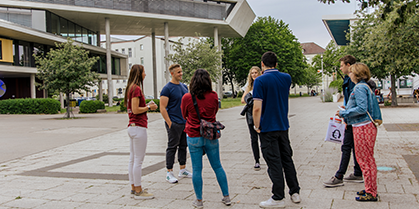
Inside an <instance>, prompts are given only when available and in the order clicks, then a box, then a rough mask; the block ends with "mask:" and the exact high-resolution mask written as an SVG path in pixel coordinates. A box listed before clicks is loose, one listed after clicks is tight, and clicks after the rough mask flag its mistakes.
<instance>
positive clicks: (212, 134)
mask: <svg viewBox="0 0 419 209" xmlns="http://www.w3.org/2000/svg"><path fill="white" fill-rule="evenodd" d="M191 96H192V100H193V105H194V106H195V110H196V114H197V115H198V119H199V121H200V124H199V133H200V134H201V136H202V137H204V138H206V139H210V140H215V139H219V138H220V137H221V130H223V129H224V128H225V126H224V125H223V124H221V123H220V122H219V121H215V122H213V123H211V122H208V121H206V120H204V119H201V116H200V114H199V108H198V103H197V102H196V98H195V95H193V94H191Z"/></svg>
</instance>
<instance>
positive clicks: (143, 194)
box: [134, 189, 154, 200]
mask: <svg viewBox="0 0 419 209" xmlns="http://www.w3.org/2000/svg"><path fill="white" fill-rule="evenodd" d="M153 198H154V195H153V194H151V193H148V191H147V189H143V191H141V192H140V193H137V192H135V193H134V199H136V200H147V199H153Z"/></svg>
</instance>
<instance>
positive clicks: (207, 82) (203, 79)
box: [189, 68, 212, 99]
mask: <svg viewBox="0 0 419 209" xmlns="http://www.w3.org/2000/svg"><path fill="white" fill-rule="evenodd" d="M189 89H190V91H189V92H190V93H191V94H192V95H196V97H198V99H205V96H204V93H205V92H207V91H212V85H211V77H210V74H209V73H208V71H206V70H205V69H201V68H200V69H197V70H196V71H195V73H194V75H193V76H192V78H191V83H190V84H189Z"/></svg>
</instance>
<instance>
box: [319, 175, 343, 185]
mask: <svg viewBox="0 0 419 209" xmlns="http://www.w3.org/2000/svg"><path fill="white" fill-rule="evenodd" d="M323 185H324V186H325V187H339V186H343V185H344V184H343V181H342V180H340V179H338V178H336V177H335V176H333V177H332V178H330V179H329V181H325V182H323Z"/></svg>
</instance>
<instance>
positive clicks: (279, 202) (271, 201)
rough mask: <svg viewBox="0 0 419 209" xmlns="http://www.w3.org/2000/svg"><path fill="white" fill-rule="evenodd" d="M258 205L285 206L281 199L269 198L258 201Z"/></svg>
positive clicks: (263, 206)
mask: <svg viewBox="0 0 419 209" xmlns="http://www.w3.org/2000/svg"><path fill="white" fill-rule="evenodd" d="M259 207H261V208H285V201H284V199H282V200H274V199H272V197H271V198H269V200H266V201H263V202H260V203H259Z"/></svg>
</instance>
